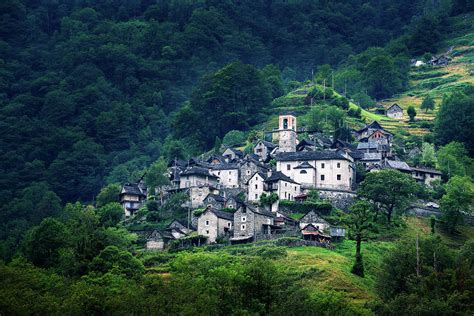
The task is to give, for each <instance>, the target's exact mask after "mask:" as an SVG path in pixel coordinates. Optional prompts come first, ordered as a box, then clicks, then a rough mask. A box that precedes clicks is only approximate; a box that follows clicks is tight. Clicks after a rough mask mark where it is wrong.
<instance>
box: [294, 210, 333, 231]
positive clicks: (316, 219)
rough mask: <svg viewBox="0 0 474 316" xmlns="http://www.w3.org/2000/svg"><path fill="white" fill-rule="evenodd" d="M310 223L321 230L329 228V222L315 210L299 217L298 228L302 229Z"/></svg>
mask: <svg viewBox="0 0 474 316" xmlns="http://www.w3.org/2000/svg"><path fill="white" fill-rule="evenodd" d="M310 224H311V225H313V226H314V227H315V228H317V229H319V230H320V231H321V232H325V231H329V228H330V225H329V223H328V222H327V221H326V220H325V219H324V218H322V217H321V216H319V214H318V213H316V212H315V211H309V212H308V213H306V215H305V216H303V217H302V218H300V229H303V228H304V227H306V226H307V225H310Z"/></svg>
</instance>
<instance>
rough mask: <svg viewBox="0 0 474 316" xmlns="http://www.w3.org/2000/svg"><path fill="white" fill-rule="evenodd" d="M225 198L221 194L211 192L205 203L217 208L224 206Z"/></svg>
mask: <svg viewBox="0 0 474 316" xmlns="http://www.w3.org/2000/svg"><path fill="white" fill-rule="evenodd" d="M224 204H225V199H224V197H223V196H221V195H219V194H214V193H209V194H208V195H207V196H206V197H205V198H204V200H203V205H205V206H206V207H207V206H211V207H213V208H215V209H221V208H224Z"/></svg>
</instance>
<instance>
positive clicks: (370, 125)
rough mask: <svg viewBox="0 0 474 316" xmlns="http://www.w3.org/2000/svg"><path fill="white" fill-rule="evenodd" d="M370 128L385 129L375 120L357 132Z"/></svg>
mask: <svg viewBox="0 0 474 316" xmlns="http://www.w3.org/2000/svg"><path fill="white" fill-rule="evenodd" d="M369 128H374V129H383V127H382V125H380V124H379V122H377V121H373V122H372V123H370V124H368V125H365V126H364V127H363V128H361V129H360V130H358V131H356V132H357V133H361V132H363V131H365V130H366V129H369Z"/></svg>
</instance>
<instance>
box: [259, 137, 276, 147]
mask: <svg viewBox="0 0 474 316" xmlns="http://www.w3.org/2000/svg"><path fill="white" fill-rule="evenodd" d="M258 143H262V144H263V145H264V146H265V147H267V148H270V149H273V148H276V147H277V145H276V144H274V143H271V142H269V141H266V140H264V139H262V140H260V141H259V142H258ZM258 143H257V144H258Z"/></svg>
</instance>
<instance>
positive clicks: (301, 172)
mask: <svg viewBox="0 0 474 316" xmlns="http://www.w3.org/2000/svg"><path fill="white" fill-rule="evenodd" d="M307 173H308V172H307V171H306V170H301V171H300V174H307Z"/></svg>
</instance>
